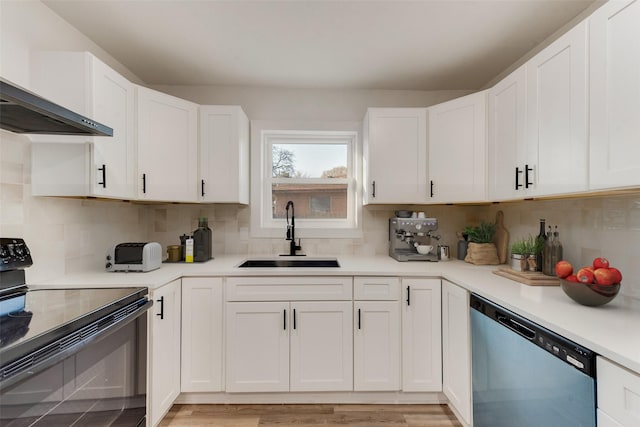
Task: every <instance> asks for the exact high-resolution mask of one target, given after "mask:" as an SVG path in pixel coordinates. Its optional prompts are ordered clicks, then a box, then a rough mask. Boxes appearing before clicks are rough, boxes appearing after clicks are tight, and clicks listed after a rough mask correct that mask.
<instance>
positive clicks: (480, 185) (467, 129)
mask: <svg viewBox="0 0 640 427" xmlns="http://www.w3.org/2000/svg"><path fill="white" fill-rule="evenodd" d="M428 114H429V155H428V157H429V178H430V183H429V184H430V196H431V197H430V200H431V201H432V202H445V203H450V202H482V201H486V200H487V186H486V182H487V180H486V169H487V92H486V91H484V92H478V93H474V94H472V95H468V96H464V97H462V98H458V99H454V100H452V101H449V102H445V103H442V104H438V105H435V106H433V107H430V108H429V109H428Z"/></svg>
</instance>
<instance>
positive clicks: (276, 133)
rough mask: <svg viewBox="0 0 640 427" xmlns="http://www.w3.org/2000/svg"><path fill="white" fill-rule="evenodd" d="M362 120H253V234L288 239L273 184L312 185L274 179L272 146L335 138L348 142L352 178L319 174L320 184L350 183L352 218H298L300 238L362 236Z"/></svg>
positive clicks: (339, 141) (349, 199)
mask: <svg viewBox="0 0 640 427" xmlns="http://www.w3.org/2000/svg"><path fill="white" fill-rule="evenodd" d="M360 129H361V123H356V122H322V123H315V122H314V123H306V122H305V123H299V122H268V121H252V122H251V206H250V207H251V236H252V237H265V238H283V239H284V237H285V232H286V219H284V218H272V208H273V207H272V194H271V190H272V184H275V183H283V182H284V183H290V184H299V183H308V182H309V179H308V178H302V179H298V178H274V177H272V168H271V163H272V151H271V150H272V146H273V144H279V143H280V144H281V143H286V142H287V141H291V140H293V139H295V142H293V141H292V143H295V144H301V143H309V144H313V143H318V142H321V141H329V142H327V143H331V141H332V140H333V141H335V143H347V144H348V147H349V148H348V154H347V158H348V163H349V164H348V165H347V169H348V177H347V178H329V179H322V178H313V179H312V180H313V182H314V183H317V184H321V183H327V184H342V183H346V184H347V218H346V219H336V218H326V219H325V218H322V219H315V218H314V219H311V218H296V238H298V237H300V238H360V237H362V191H361V187H362V185H361V182H362V178H361V177H362V160H361V158H362V156H361V152H362V151H361V146H362V143H361V140H360Z"/></svg>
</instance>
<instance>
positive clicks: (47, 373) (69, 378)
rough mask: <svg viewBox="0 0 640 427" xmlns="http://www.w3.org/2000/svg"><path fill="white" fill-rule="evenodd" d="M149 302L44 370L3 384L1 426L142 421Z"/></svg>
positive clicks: (136, 423) (93, 426)
mask: <svg viewBox="0 0 640 427" xmlns="http://www.w3.org/2000/svg"><path fill="white" fill-rule="evenodd" d="M149 305H150V303H149V304H148V306H149ZM148 306H146V307H143V309H141V310H139V311H137V312H136V313H135V315H131V316H129V317H127V318H125V319H122V320H121V321H120V322H119V323H118V324H117V325H114V327H112V328H110V329H109V331H108V332H104V333H101V334H98V335H96V336H95V337H93V338H92V339H91V341H90V342H89V343H86V344H84V345H83V346H81V349H79V350H77V351H72V352H65V353H64V354H63V355H62V357H57V358H56V359H54V360H52V361H51V363H48V364H46V365H48V367H46V368H45V369H43V370H41V371H39V372H37V373H31V372H27V373H26V374H27V375H24V376H22V377H21V378H20V380H19V381H16V382H14V383H13V384H10V385H8V386H6V385H3V386H2V389H1V390H0V425H2V426H3V427H12V426H47V427H52V426H87V427H89V426H91V427H100V426H123V427H124V426H131V427H136V426H143V425H144V424H145V420H146V372H147V366H146V364H147V316H148V314H147V309H148ZM32 371H33V370H32Z"/></svg>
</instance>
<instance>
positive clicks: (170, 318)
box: [147, 280, 181, 426]
mask: <svg viewBox="0 0 640 427" xmlns="http://www.w3.org/2000/svg"><path fill="white" fill-rule="evenodd" d="M152 298H153V300H154V303H153V315H152V316H151V317H152V318H151V319H150V320H149V328H150V337H151V338H150V339H151V343H150V349H151V353H150V356H149V372H150V375H149V389H148V390H147V392H148V399H149V400H148V401H149V414H150V420H151V425H152V426H155V425H157V424H158V423H159V422H160V420H161V419H162V417H164V415H165V414H166V413H167V411H168V410H169V408H171V405H172V404H173V401H174V400H175V399H176V397H178V394H180V306H181V304H180V280H175V281H173V282H171V283H169V284H168V285H165V286H163V287H161V288H159V289H157V290H154V291H153V292H152Z"/></svg>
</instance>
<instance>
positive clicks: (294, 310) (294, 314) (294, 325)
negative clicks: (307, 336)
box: [293, 308, 296, 329]
mask: <svg viewBox="0 0 640 427" xmlns="http://www.w3.org/2000/svg"><path fill="white" fill-rule="evenodd" d="M293 329H296V309H295V308H294V309H293Z"/></svg>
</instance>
